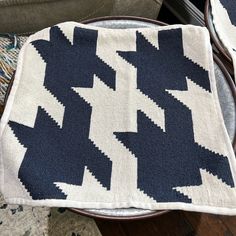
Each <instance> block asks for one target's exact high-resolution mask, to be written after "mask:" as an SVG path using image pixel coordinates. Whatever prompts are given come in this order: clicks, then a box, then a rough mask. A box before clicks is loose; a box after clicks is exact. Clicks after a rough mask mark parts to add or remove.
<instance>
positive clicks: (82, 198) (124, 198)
mask: <svg viewBox="0 0 236 236" xmlns="http://www.w3.org/2000/svg"><path fill="white" fill-rule="evenodd" d="M58 26H59V27H60V29H61V30H62V31H63V33H64V34H65V35H66V37H67V38H68V39H69V40H70V41H71V42H72V40H71V39H72V35H73V27H74V26H80V27H86V28H89V29H98V28H96V27H91V26H83V25H81V24H79V23H75V22H67V23H63V24H59V25H58ZM175 28H181V29H182V32H183V47H184V54H185V56H186V57H187V58H190V59H191V60H192V61H194V62H195V63H197V64H199V65H200V66H202V67H203V68H204V69H205V70H208V71H209V78H210V83H211V89H212V93H209V92H207V91H206V90H204V89H202V88H201V87H199V86H198V85H196V84H195V83H194V82H192V81H191V79H189V78H186V80H187V84H188V90H187V91H175V90H169V91H168V92H169V93H170V94H172V95H173V96H174V97H175V98H177V99H179V100H180V101H181V102H182V103H183V104H185V105H186V106H187V107H189V109H191V111H192V118H193V123H194V126H193V127H194V133H195V141H196V142H197V143H198V144H199V145H200V146H204V147H206V148H207V149H210V150H212V151H214V152H216V153H220V154H222V155H225V156H227V157H228V159H229V162H230V167H231V171H232V174H233V178H234V181H235V180H236V175H235V174H236V160H235V156H234V152H233V149H232V146H231V143H230V139H229V137H228V134H227V131H226V128H225V126H224V122H223V118H222V114H221V110H220V105H219V101H218V95H217V90H216V84H215V77H214V69H213V60H212V49H211V46H210V41H209V35H208V31H207V30H206V29H205V28H201V27H196V26H190V25H187V26H180V25H176V26H166V27H160V28H157V29H138V31H139V32H142V34H143V35H144V36H145V37H146V39H147V40H148V41H149V42H150V43H152V44H153V45H154V46H155V47H156V48H158V47H159V45H158V42H157V41H156V35H157V32H158V31H159V30H168V29H175ZM136 30H137V29H126V30H123V29H122V30H118V29H117V30H111V29H99V34H98V42H99V43H98V47H97V55H98V56H99V57H100V58H101V59H103V60H104V61H105V62H106V63H107V64H108V65H110V66H111V67H112V68H113V69H114V70H116V79H117V84H116V90H115V91H114V90H111V89H110V88H109V87H107V86H106V85H105V84H104V83H103V82H102V81H101V80H100V79H99V78H98V77H96V76H94V87H93V88H92V89H89V88H73V89H74V90H75V91H76V92H77V93H78V94H79V95H80V96H81V97H83V98H84V100H86V101H87V102H88V103H89V104H91V106H92V107H93V114H92V118H91V127H90V139H91V140H92V141H93V142H94V143H95V144H96V145H97V146H98V147H99V148H100V149H101V150H102V151H103V152H105V153H106V154H107V156H109V158H110V159H111V160H112V177H111V189H110V190H109V191H108V190H107V189H105V188H104V187H102V185H101V184H100V183H99V182H98V181H97V180H96V178H95V177H94V176H93V175H92V173H91V172H90V171H89V170H88V169H86V168H85V174H84V178H83V185H82V186H75V185H70V184H67V183H61V182H55V183H54V184H55V185H56V186H57V187H58V188H59V189H61V191H62V192H64V193H65V194H66V195H67V199H66V200H56V199H46V200H32V198H31V196H30V195H29V193H28V192H27V191H26V189H25V188H24V186H23V185H22V184H21V182H20V181H19V179H18V170H19V167H20V165H21V162H22V160H23V158H24V154H25V152H26V148H25V147H23V146H22V145H21V144H20V143H19V142H18V141H17V139H16V137H15V136H14V134H13V132H12V130H11V129H10V127H9V126H8V124H7V123H8V120H12V121H16V122H19V123H21V124H24V125H25V126H29V127H33V126H34V122H35V117H36V111H37V108H38V106H39V105H40V106H42V107H43V108H44V109H45V110H46V111H47V112H48V114H49V115H50V116H51V117H52V118H53V119H54V120H55V121H56V122H57V124H58V125H59V126H61V125H62V121H63V114H64V106H63V105H62V104H61V103H59V102H58V101H57V99H56V98H55V97H53V96H52V95H51V94H50V93H49V92H48V91H47V90H46V89H45V88H44V87H43V80H44V72H45V66H46V64H45V62H44V61H43V60H42V59H41V57H40V56H39V54H38V53H37V51H36V50H35V49H34V47H33V46H32V45H31V44H30V42H31V41H33V40H36V39H45V40H49V29H44V30H42V31H40V32H38V33H36V34H34V35H32V36H30V37H29V39H28V40H27V42H26V44H25V45H24V47H23V49H22V50H21V52H20V55H19V61H18V66H17V72H16V77H15V81H14V84H13V88H12V92H11V94H10V96H9V99H8V102H7V106H6V110H5V112H4V114H3V117H2V119H1V124H0V144H1V149H0V150H1V159H0V177H1V185H0V187H1V189H0V190H1V192H2V193H3V194H4V197H5V199H6V201H7V202H8V203H11V204H26V205H33V206H51V207H52V206H61V207H77V208H123V207H126V208H127V207H137V208H144V209H155V210H158V209H184V210H190V211H202V212H210V213H217V214H229V215H230V214H236V188H231V187H228V186H227V185H225V184H224V183H223V182H222V181H221V180H220V179H218V178H217V176H214V175H212V174H211V173H208V172H207V171H205V170H204V169H201V170H200V172H201V177H202V182H203V183H202V185H201V186H186V187H177V188H176V190H177V191H179V192H181V193H183V194H185V195H187V196H189V197H191V199H192V203H191V204H189V203H182V202H174V203H172V202H167V203H157V202H156V201H155V200H154V199H152V198H151V197H149V196H148V195H146V194H145V193H144V192H142V191H140V190H139V189H138V188H137V159H136V157H135V156H134V155H133V154H132V153H131V152H129V151H128V150H127V149H126V148H125V147H124V146H123V145H120V143H119V142H118V140H117V139H115V138H114V136H113V135H112V133H113V132H114V130H113V129H114V128H115V129H116V131H120V132H122V131H133V132H135V131H137V127H136V126H137V125H136V123H135V122H134V123H133V122H129V121H127V120H125V119H126V117H127V113H128V114H129V117H131V118H132V119H131V120H135V119H136V111H137V109H140V110H142V111H143V112H144V113H145V114H146V115H147V116H148V117H149V118H150V119H151V120H152V121H153V122H154V123H155V124H156V125H157V126H159V127H160V128H161V129H163V130H165V124H164V121H165V114H164V110H163V109H161V108H160V107H159V106H158V105H157V104H155V103H154V102H153V101H152V100H151V99H149V98H148V97H147V96H145V95H144V94H143V93H141V92H140V91H139V90H138V89H136V81H135V79H136V73H137V71H136V69H135V67H133V66H132V65H131V64H130V63H128V62H126V61H125V60H123V59H121V58H120V57H118V55H117V54H116V50H123V51H128V50H135V32H136ZM114 33H115V34H116V37H114ZM112 35H113V36H112ZM120 37H121V38H124V40H117V41H115V45H114V38H115V39H116V38H120ZM104 44H106V47H104ZM99 45H103V46H101V47H99ZM199 48H201V50H199ZM109 58H113V60H108V59H109ZM35 62H37V63H35ZM127 78H132V79H130V80H127ZM32 80H34V81H37V83H36V84H35V83H30V82H31V81H32ZM26 85H27V86H26ZM127 88H129V90H130V97H126V96H125V94H124V93H122V91H124V90H126V89H127ZM96 93H99V94H101V95H102V96H101V97H100V99H99V100H96V96H95V95H96ZM118 95H119V96H118ZM29 98H30V99H29ZM127 101H128V102H127ZM104 103H105V105H104ZM101 104H103V105H102V106H101ZM202 104H205V107H203V106H202ZM117 106H119V112H117V110H116V109H115V107H117ZM99 109H102V110H103V113H104V116H105V117H107V119H100V117H99V113H100V110H99ZM199 109H200V111H199ZM104 121H106V122H104ZM96 123H99V125H96ZM9 143H11V145H9ZM108 144H109V145H108ZM127 170H128V171H127ZM157 181H158V180H157ZM219 193H221V194H219Z"/></svg>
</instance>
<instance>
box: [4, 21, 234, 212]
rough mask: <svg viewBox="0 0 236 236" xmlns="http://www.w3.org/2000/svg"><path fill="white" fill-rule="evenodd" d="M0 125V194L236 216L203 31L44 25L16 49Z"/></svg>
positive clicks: (54, 202) (228, 151) (26, 200)
mask: <svg viewBox="0 0 236 236" xmlns="http://www.w3.org/2000/svg"><path fill="white" fill-rule="evenodd" d="M0 125H1V126H0V138H1V149H0V150H1V159H0V177H1V179H0V180H1V189H0V190H1V192H2V193H3V194H4V197H5V199H6V201H7V202H8V203H12V204H26V205H33V206H37V205H41V206H60V207H78V208H123V207H137V208H145V209H153V210H157V209H184V210H192V211H203V212H211V213H219V214H236V188H235V179H236V176H235V174H236V160H235V156H234V152H233V149H232V146H231V143H230V139H229V137H228V134H227V131H226V128H225V126H224V122H223V117H222V114H221V110H220V105H219V101H218V96H217V91H216V84H215V77H214V68H213V60H212V51H211V46H210V41H209V35H208V32H207V30H206V29H205V28H201V27H196V26H178V25H177V26H167V27H160V28H158V29H116V30H114V29H101V28H97V27H91V26H84V25H82V24H79V23H74V22H67V23H62V24H59V25H56V26H53V27H51V28H47V29H44V30H42V31H40V32H38V33H36V34H34V35H32V36H30V37H29V38H28V40H27V42H26V43H25V45H24V46H23V48H22V50H21V52H20V55H19V60H18V65H17V71H16V75H15V81H14V84H13V87H12V91H11V93H10V96H9V99H8V102H7V106H6V109H5V111H4V114H3V117H2V119H1V124H0ZM9 143H10V144H11V145H9Z"/></svg>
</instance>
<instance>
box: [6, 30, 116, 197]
mask: <svg viewBox="0 0 236 236" xmlns="http://www.w3.org/2000/svg"><path fill="white" fill-rule="evenodd" d="M96 42H97V31H96V30H89V29H83V28H79V27H75V29H74V42H73V44H71V43H70V42H69V40H68V39H67V38H66V37H65V35H64V34H63V33H62V31H61V30H60V29H59V28H58V27H57V26H54V27H52V28H51V30H50V41H45V40H36V41H34V42H32V44H33V46H34V47H35V48H36V49H37V51H38V52H39V54H40V55H41V56H42V58H43V60H44V61H45V62H46V63H47V66H46V72H45V80H44V86H45V87H46V89H47V90H48V91H50V92H51V93H52V94H53V95H54V96H55V97H56V98H57V99H58V100H59V101H60V102H61V103H62V104H63V105H64V106H65V113H64V119H63V124H62V128H60V127H59V126H57V124H56V122H55V121H54V120H53V119H52V118H50V117H49V116H48V114H47V112H46V111H45V110H43V109H42V108H41V107H39V108H38V113H37V117H36V120H35V125H34V128H30V127H26V126H24V125H22V124H18V123H16V122H12V121H10V122H9V125H10V127H11V128H12V130H13V132H14V133H15V135H16V137H18V139H19V141H20V143H21V144H22V145H24V146H25V147H26V148H27V151H26V154H25V157H24V160H23V162H22V164H21V167H20V170H19V175H18V177H19V178H20V180H21V181H22V183H23V184H24V185H25V187H26V189H27V190H28V191H29V192H30V194H31V196H32V198H33V199H50V198H65V197H66V196H65V195H64V194H63V193H62V192H61V191H60V190H59V189H58V188H57V187H56V185H55V184H54V182H64V183H68V184H74V185H81V184H82V181H83V174H84V168H85V166H87V168H88V169H89V170H90V171H91V172H92V173H93V174H94V175H95V177H96V178H97V179H98V181H100V183H101V184H102V185H103V186H104V187H106V188H107V189H109V188H110V177H111V161H110V160H109V159H108V157H106V156H105V155H104V154H103V153H102V152H101V151H100V150H99V149H98V148H97V147H96V146H95V144H94V143H93V142H92V141H91V140H90V139H89V127H90V118H91V110H92V109H91V107H90V105H89V104H87V103H86V102H85V101H84V100H83V99H82V98H81V97H80V96H78V94H76V92H74V91H73V89H72V87H93V76H94V74H96V75H98V76H99V77H100V78H101V80H103V82H104V83H106V84H107V85H108V86H110V87H111V88H113V89H114V88H115V71H114V70H113V69H111V68H110V67H109V66H108V65H107V64H106V63H104V62H103V61H102V60H101V59H99V57H98V56H97V55H96Z"/></svg>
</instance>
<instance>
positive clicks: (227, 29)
mask: <svg viewBox="0 0 236 236" xmlns="http://www.w3.org/2000/svg"><path fill="white" fill-rule="evenodd" d="M211 6H212V15H213V22H214V25H215V29H216V32H217V34H218V36H219V38H220V40H221V42H222V43H223V45H224V46H225V48H226V50H227V51H228V52H229V53H230V55H231V57H232V60H233V64H234V70H235V67H236V1H234V0H211Z"/></svg>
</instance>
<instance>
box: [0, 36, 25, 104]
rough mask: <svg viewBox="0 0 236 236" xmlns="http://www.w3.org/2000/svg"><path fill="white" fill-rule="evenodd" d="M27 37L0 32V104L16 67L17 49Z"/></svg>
mask: <svg viewBox="0 0 236 236" xmlns="http://www.w3.org/2000/svg"><path fill="white" fill-rule="evenodd" d="M26 39H27V37H23V36H22V37H17V36H15V35H6V34H5V35H1V34H0V105H3V102H4V98H5V94H6V91H7V88H8V85H9V82H10V80H11V78H12V75H13V73H14V71H15V69H16V64H17V57H18V54H19V50H20V48H21V47H22V45H23V44H24V42H25V41H26Z"/></svg>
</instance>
